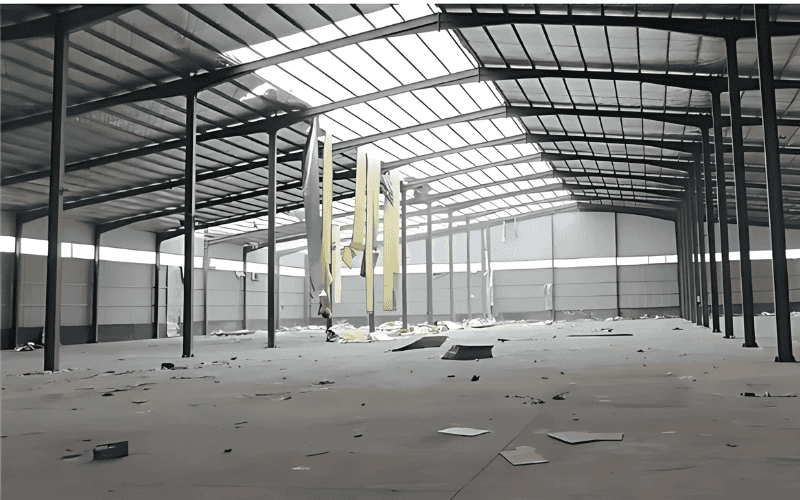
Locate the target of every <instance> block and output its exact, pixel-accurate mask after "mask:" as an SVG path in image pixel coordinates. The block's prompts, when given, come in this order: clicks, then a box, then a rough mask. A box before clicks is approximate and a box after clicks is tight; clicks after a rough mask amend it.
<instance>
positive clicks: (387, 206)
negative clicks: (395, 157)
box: [383, 172, 400, 311]
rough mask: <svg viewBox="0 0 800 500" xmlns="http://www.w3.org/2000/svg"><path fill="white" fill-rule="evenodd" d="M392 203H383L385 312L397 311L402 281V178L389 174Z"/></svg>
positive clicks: (388, 201) (386, 199)
mask: <svg viewBox="0 0 800 500" xmlns="http://www.w3.org/2000/svg"><path fill="white" fill-rule="evenodd" d="M388 184H389V186H390V189H391V198H392V199H391V201H390V199H389V198H390V197H389V196H385V197H384V203H383V310H384V311H394V310H395V309H397V302H396V301H395V293H394V291H395V290H396V289H397V288H398V286H397V285H398V282H399V280H400V176H399V175H397V174H396V173H395V172H391V173H390V174H389V183H388Z"/></svg>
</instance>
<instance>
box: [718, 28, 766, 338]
mask: <svg viewBox="0 0 800 500" xmlns="http://www.w3.org/2000/svg"><path fill="white" fill-rule="evenodd" d="M725 48H726V53H727V59H728V78H729V82H728V97H729V98H730V110H731V140H732V148H733V173H734V185H735V188H736V221H737V225H736V226H737V229H738V230H739V253H740V260H739V268H740V274H739V275H740V282H741V288H742V319H743V322H744V339H745V343H744V347H758V345H757V344H756V334H755V318H754V317H753V273H752V270H751V265H750V223H749V221H748V216H747V189H746V186H745V183H746V181H747V179H746V177H745V171H744V151H743V148H742V146H743V144H744V142H743V140H744V139H743V137H742V125H741V123H739V118H740V117H741V116H742V105H741V95H740V91H739V89H738V88H737V87H736V80H737V79H738V77H739V63H738V55H737V53H736V40H735V39H733V38H727V39H726V40H725Z"/></svg>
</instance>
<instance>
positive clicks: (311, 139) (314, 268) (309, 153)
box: [303, 118, 323, 301]
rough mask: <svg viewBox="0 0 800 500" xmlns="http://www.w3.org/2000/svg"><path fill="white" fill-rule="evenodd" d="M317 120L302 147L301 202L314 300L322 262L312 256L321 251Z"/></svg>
mask: <svg viewBox="0 0 800 500" xmlns="http://www.w3.org/2000/svg"><path fill="white" fill-rule="evenodd" d="M318 134H319V120H318V119H317V118H314V121H313V122H312V123H311V128H310V129H309V131H308V138H307V139H306V145H305V149H303V204H304V205H305V207H304V209H305V219H306V234H307V238H308V254H309V255H310V256H312V258H310V259H308V271H309V273H308V285H309V286H308V295H309V297H310V298H311V300H312V301H316V300H317V297H318V296H319V293H320V292H321V291H322V288H323V284H322V264H321V262H320V260H319V259H316V258H313V256H315V255H320V254H321V253H322V219H321V218H320V215H319V194H320V193H319V154H318V151H319V147H318V144H319V143H318V142H317V135H318Z"/></svg>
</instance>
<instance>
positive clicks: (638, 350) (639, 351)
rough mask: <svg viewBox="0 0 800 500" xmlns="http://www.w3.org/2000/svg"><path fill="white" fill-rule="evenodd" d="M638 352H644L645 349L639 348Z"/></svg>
mask: <svg viewBox="0 0 800 500" xmlns="http://www.w3.org/2000/svg"><path fill="white" fill-rule="evenodd" d="M636 352H644V351H643V350H641V349H639V350H638V351H636Z"/></svg>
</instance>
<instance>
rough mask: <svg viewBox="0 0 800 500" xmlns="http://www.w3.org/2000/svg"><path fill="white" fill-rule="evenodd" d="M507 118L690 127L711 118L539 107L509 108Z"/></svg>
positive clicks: (701, 125)
mask: <svg viewBox="0 0 800 500" xmlns="http://www.w3.org/2000/svg"><path fill="white" fill-rule="evenodd" d="M506 115H507V117H514V118H524V117H531V116H585V117H594V118H619V119H635V120H653V121H657V122H662V123H673V124H676V125H685V126H688V127H707V126H709V125H710V121H711V117H709V116H708V115H706V114H699V113H691V114H688V113H687V114H679V113H662V112H647V111H627V110H625V111H623V110H602V109H582V108H553V107H544V106H541V107H537V106H507V107H506Z"/></svg>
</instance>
